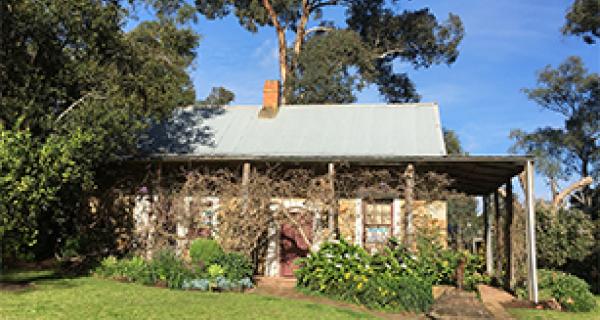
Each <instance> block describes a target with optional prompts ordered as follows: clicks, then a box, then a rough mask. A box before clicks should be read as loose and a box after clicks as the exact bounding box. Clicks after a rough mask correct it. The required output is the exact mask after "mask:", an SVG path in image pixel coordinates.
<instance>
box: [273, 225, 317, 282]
mask: <svg viewBox="0 0 600 320" xmlns="http://www.w3.org/2000/svg"><path fill="white" fill-rule="evenodd" d="M303 229H304V232H305V234H306V236H307V237H309V239H310V237H311V228H310V227H309V226H306V227H304V228H303ZM280 243H281V253H280V264H279V266H280V273H281V276H283V277H293V276H294V270H296V269H298V266H297V265H295V264H294V261H295V260H296V259H298V258H303V257H306V256H307V255H308V252H309V248H308V244H307V243H306V241H304V239H303V238H302V235H301V234H300V232H299V231H298V229H297V228H296V227H295V226H293V225H290V224H284V225H283V226H281V241H280Z"/></svg>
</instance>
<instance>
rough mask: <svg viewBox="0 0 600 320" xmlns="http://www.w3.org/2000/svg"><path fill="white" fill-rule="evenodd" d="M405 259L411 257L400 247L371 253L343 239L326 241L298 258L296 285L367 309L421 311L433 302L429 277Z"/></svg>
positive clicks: (410, 258) (430, 277) (430, 278)
mask: <svg viewBox="0 0 600 320" xmlns="http://www.w3.org/2000/svg"><path fill="white" fill-rule="evenodd" d="M407 259H408V260H414V259H415V258H414V257H413V256H410V255H408V254H407V253H406V251H404V250H400V249H398V250H390V249H386V250H385V252H384V253H383V254H375V255H373V256H371V255H369V254H368V253H367V252H366V251H365V250H364V249H363V248H361V247H359V246H355V245H351V244H348V243H346V242H345V241H343V240H341V241H340V242H336V243H333V242H330V243H326V244H324V245H323V246H322V247H321V249H320V250H319V251H318V252H316V253H312V254H311V255H309V256H308V257H307V258H305V259H302V260H301V261H300V264H301V268H300V269H298V270H297V271H296V278H297V279H298V282H297V285H298V287H299V288H301V289H304V290H308V291H311V292H316V293H321V294H325V295H328V296H333V297H336V298H339V299H343V300H347V301H351V302H356V303H360V304H363V305H366V306H368V307H370V308H376V309H386V310H395V311H402V310H409V311H417V312H422V311H425V310H427V309H428V308H429V306H430V305H431V304H432V303H433V297H432V281H431V280H432V278H433V277H432V276H431V275H430V274H425V273H426V271H424V270H423V269H412V266H409V265H408V260H407ZM417 259H418V258H417Z"/></svg>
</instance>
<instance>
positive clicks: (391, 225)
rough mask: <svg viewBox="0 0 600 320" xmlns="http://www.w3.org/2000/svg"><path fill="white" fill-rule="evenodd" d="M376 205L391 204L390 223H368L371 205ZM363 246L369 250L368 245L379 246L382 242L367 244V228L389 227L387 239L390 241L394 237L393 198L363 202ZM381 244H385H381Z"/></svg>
mask: <svg viewBox="0 0 600 320" xmlns="http://www.w3.org/2000/svg"><path fill="white" fill-rule="evenodd" d="M374 204H389V206H390V223H367V208H368V207H369V205H374ZM362 212H363V219H362V246H363V248H367V247H368V245H377V244H380V242H367V228H369V227H389V230H390V231H389V236H388V237H387V239H390V238H392V237H393V236H394V199H392V198H378V199H373V200H365V199H363V200H362ZM381 244H385V242H384V243H381Z"/></svg>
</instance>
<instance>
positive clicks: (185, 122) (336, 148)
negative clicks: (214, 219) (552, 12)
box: [140, 103, 446, 158]
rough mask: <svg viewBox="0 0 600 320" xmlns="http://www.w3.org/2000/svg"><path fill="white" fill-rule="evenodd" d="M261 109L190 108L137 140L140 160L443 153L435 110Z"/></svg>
mask: <svg viewBox="0 0 600 320" xmlns="http://www.w3.org/2000/svg"><path fill="white" fill-rule="evenodd" d="M259 110H260V107H259V106H228V107H223V108H206V107H188V108H181V109H178V110H176V111H175V112H174V114H173V117H172V118H171V119H169V120H167V121H164V122H163V123H161V124H159V125H156V126H153V127H152V128H151V129H150V130H149V132H148V134H147V135H145V136H144V137H143V138H142V142H141V145H140V147H141V149H142V151H143V152H144V153H145V154H146V155H158V154H162V155H165V154H169V155H182V156H184V155H185V156H190V155H193V156H203V157H215V158H218V157H244V156H254V157H255V156H308V157H311V156H333V157H345V156H437V155H445V154H446V150H445V145H444V140H443V135H442V128H441V124H440V118H439V111H438V106H437V105H436V104H433V103H419V104H394V105H288V106H282V107H281V108H280V110H279V113H278V114H277V115H276V116H275V118H273V119H260V118H258V111H259Z"/></svg>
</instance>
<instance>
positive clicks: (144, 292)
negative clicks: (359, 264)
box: [0, 271, 375, 320]
mask: <svg viewBox="0 0 600 320" xmlns="http://www.w3.org/2000/svg"><path fill="white" fill-rule="evenodd" d="M0 279H2V280H3V281H11V282H22V281H28V280H32V281H33V283H34V285H33V286H32V287H29V288H27V289H23V290H19V291H0V319H301V320H307V319H375V318H374V317H372V316H370V315H367V314H362V313H359V312H355V311H351V310H347V309H341V308H335V307H332V306H326V305H320V304H315V303H310V302H304V301H298V300H286V299H280V298H275V297H267V296H260V295H256V294H251V293H207V292H197V291H179V290H169V289H161V288H154V287H147V286H142V285H138V284H132V283H120V282H116V281H112V280H104V279H98V278H93V277H81V278H72V279H67V278H64V279H61V278H57V277H55V276H54V275H53V274H52V272H47V271H46V272H33V273H32V272H16V273H15V272H13V273H9V274H4V275H2V276H1V277H0Z"/></svg>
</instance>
